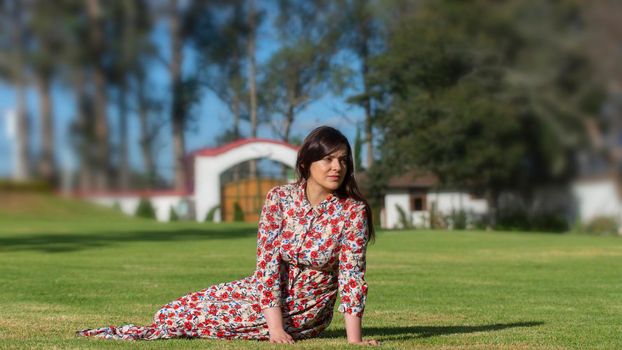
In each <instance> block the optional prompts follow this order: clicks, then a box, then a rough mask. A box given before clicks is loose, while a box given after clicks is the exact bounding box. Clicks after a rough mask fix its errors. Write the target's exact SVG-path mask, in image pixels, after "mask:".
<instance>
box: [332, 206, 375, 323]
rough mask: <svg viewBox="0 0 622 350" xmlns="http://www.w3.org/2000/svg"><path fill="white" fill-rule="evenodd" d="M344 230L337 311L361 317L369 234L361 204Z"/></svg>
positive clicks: (340, 257) (355, 209)
mask: <svg viewBox="0 0 622 350" xmlns="http://www.w3.org/2000/svg"><path fill="white" fill-rule="evenodd" d="M345 227H346V231H345V232H344V235H343V236H342V240H341V249H340V251H339V278H338V279H339V294H340V296H341V303H340V304H339V312H342V313H348V314H351V315H354V316H358V317H361V316H363V311H364V309H365V299H366V298H367V282H365V253H366V250H367V236H368V234H367V216H366V209H365V206H364V205H361V206H357V207H354V208H353V209H352V211H351V212H350V214H349V217H348V218H347V219H346V222H345Z"/></svg>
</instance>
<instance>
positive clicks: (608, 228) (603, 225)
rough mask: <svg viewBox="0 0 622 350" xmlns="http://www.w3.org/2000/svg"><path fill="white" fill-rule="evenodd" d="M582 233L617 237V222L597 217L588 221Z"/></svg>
mask: <svg viewBox="0 0 622 350" xmlns="http://www.w3.org/2000/svg"><path fill="white" fill-rule="evenodd" d="M583 231H584V232H585V233H589V234H594V235H617V234H618V222H617V221H616V219H615V218H612V217H609V216H597V217H595V218H593V219H592V220H590V222H589V223H588V224H587V225H586V226H585V228H584V229H583Z"/></svg>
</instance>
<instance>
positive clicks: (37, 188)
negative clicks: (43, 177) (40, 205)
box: [0, 180, 52, 193]
mask: <svg viewBox="0 0 622 350" xmlns="http://www.w3.org/2000/svg"><path fill="white" fill-rule="evenodd" d="M0 191H1V192H39V193H45V192H51V191H52V187H51V186H50V184H48V183H47V182H45V181H40V180H33V181H13V180H0Z"/></svg>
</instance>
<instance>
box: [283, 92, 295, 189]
mask: <svg viewBox="0 0 622 350" xmlns="http://www.w3.org/2000/svg"><path fill="white" fill-rule="evenodd" d="M294 107H295V106H294V105H293V104H290V105H289V106H288V107H287V114H286V116H285V125H283V141H285V142H289V133H290V130H291V128H292V124H293V123H294V117H295V114H294ZM281 177H282V178H283V179H285V178H287V165H285V164H283V165H282V166H281Z"/></svg>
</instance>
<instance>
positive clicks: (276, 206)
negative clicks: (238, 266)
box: [255, 188, 283, 309]
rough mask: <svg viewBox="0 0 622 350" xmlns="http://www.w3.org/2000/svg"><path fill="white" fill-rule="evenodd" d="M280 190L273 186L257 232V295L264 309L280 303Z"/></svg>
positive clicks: (262, 211)
mask: <svg viewBox="0 0 622 350" xmlns="http://www.w3.org/2000/svg"><path fill="white" fill-rule="evenodd" d="M278 192H279V191H278V190H277V188H274V189H272V190H271V191H270V192H269V193H268V196H267V198H266V201H265V203H264V206H263V209H262V210H261V217H260V218H259V228H258V232H257V268H256V270H255V277H256V278H257V284H256V288H257V296H258V298H259V305H260V306H261V308H262V309H266V308H270V307H275V306H280V305H281V296H280V291H281V286H280V276H279V272H280V271H279V270H280V264H281V253H280V249H279V246H280V235H281V228H282V224H283V223H282V217H283V215H282V209H281V205H280V201H279V193H278Z"/></svg>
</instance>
